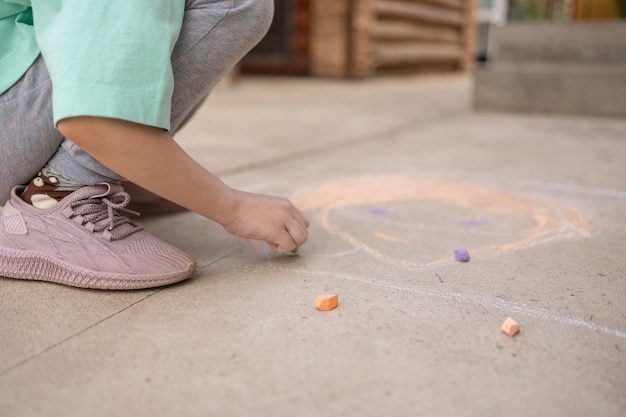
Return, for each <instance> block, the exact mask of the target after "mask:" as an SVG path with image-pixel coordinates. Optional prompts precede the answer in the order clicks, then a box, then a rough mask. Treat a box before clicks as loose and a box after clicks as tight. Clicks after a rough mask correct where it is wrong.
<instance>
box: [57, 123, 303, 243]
mask: <svg viewBox="0 0 626 417" xmlns="http://www.w3.org/2000/svg"><path fill="white" fill-rule="evenodd" d="M58 128H59V130H60V131H61V133H62V134H63V135H64V136H65V137H67V138H69V139H70V140H72V141H73V142H74V143H75V144H77V145H78V146H79V147H80V148H81V149H83V150H84V151H85V152H87V153H89V154H90V155H91V156H93V157H94V158H96V159H97V160H99V161H100V162H102V163H103V164H104V165H106V166H107V167H108V168H110V169H112V170H113V171H115V172H116V173H118V174H119V175H121V176H123V177H125V178H126V179H127V180H129V181H132V182H134V183H136V184H138V185H140V186H142V187H143V188H145V189H147V190H149V191H152V192H153V193H155V194H158V195H160V196H162V197H164V198H166V199H168V200H170V201H173V202H174V203H177V204H179V205H181V206H183V207H185V208H187V209H189V210H192V211H195V212H196V213H198V214H201V215H202V216H204V217H206V218H208V219H211V220H213V221H216V222H217V223H219V224H221V225H222V226H223V227H224V229H226V230H227V231H228V232H230V233H232V234H235V235H237V236H241V237H244V238H248V239H257V240H263V241H266V242H268V243H269V244H270V245H272V246H273V247H274V248H275V249H276V250H278V251H280V252H288V251H291V250H294V249H296V248H297V247H298V246H300V245H302V244H303V243H304V242H306V240H307V235H308V232H307V227H308V226H309V220H308V219H307V218H306V217H305V216H304V215H303V214H302V213H301V212H300V211H299V210H298V209H297V208H296V207H294V206H293V205H292V204H291V203H290V202H289V201H288V200H287V199H284V198H279V197H270V196H264V195H259V194H250V193H245V192H242V191H237V190H235V189H232V188H230V187H228V186H227V185H226V184H224V183H223V182H222V181H221V180H220V179H219V178H217V177H216V176H215V175H213V174H211V173H210V172H209V171H207V170H206V169H204V168H203V167H202V166H201V165H199V164H198V163H197V162H195V161H194V160H193V159H192V158H191V157H190V156H189V155H188V154H187V153H185V151H184V150H183V149H182V148H180V147H179V146H178V144H176V142H175V141H174V140H173V139H172V137H171V136H169V135H168V134H167V133H166V132H164V131H163V130H161V129H158V128H155V127H150V126H145V125H141V124H137V123H132V122H127V121H123V120H119V119H109V118H103V117H92V116H81V117H72V118H67V119H63V120H61V121H60V122H59V123H58Z"/></svg>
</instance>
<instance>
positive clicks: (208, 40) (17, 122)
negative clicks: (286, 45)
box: [0, 0, 273, 205]
mask: <svg viewBox="0 0 626 417" xmlns="http://www.w3.org/2000/svg"><path fill="white" fill-rule="evenodd" d="M225 11H226V13H225ZM272 13H273V0H186V2H185V15H184V21H183V25H182V29H181V34H180V37H179V38H178V41H177V43H176V46H175V47H174V52H173V54H172V66H173V71H174V93H173V96H172V114H171V119H170V120H171V131H170V133H171V134H174V133H176V131H178V130H179V129H180V128H181V127H182V126H184V124H185V123H186V122H187V121H188V120H189V119H190V118H191V116H193V114H194V113H195V111H196V110H197V109H198V107H199V106H200V105H201V104H202V102H203V101H204V99H205V98H206V97H207V96H208V94H209V93H210V92H211V90H212V89H213V87H215V85H216V84H217V83H218V82H219V81H220V80H221V79H222V78H223V77H224V76H225V75H226V73H227V72H228V71H229V70H230V69H231V68H232V67H233V66H234V65H235V64H236V63H237V62H238V61H239V60H240V59H241V58H242V57H243V56H244V55H245V54H246V53H247V52H248V51H249V50H250V49H251V48H252V47H253V46H254V45H256V43H257V42H258V41H259V40H260V39H261V37H262V36H263V35H264V34H265V33H266V31H267V29H268V27H269V24H270V22H271V18H272ZM51 93H52V85H51V82H50V78H49V75H48V71H47V69H46V65H45V62H44V60H43V58H42V57H41V56H40V57H39V58H38V59H37V60H36V61H35V63H34V64H33V65H32V66H31V68H30V69H29V70H28V72H26V74H24V76H23V77H22V78H21V79H20V80H19V81H18V82H17V83H15V84H14V85H13V86H12V87H11V88H10V89H9V90H8V91H6V92H5V93H3V94H2V95H0V205H4V203H5V202H6V201H7V199H8V198H9V193H10V191H11V188H12V187H13V186H15V185H19V184H26V183H28V182H29V181H30V180H31V179H32V178H33V177H34V176H35V175H36V174H37V172H38V171H39V170H40V169H41V168H42V167H43V166H44V165H46V163H49V164H50V166H51V167H53V168H54V169H55V171H57V172H58V173H60V174H62V175H65V176H67V177H69V178H73V179H75V180H77V181H80V182H81V183H84V184H95V183H98V182H102V181H111V180H121V179H122V178H121V177H119V176H118V175H117V174H115V173H114V172H112V171H111V170H109V169H108V168H106V167H105V166H103V165H102V164H100V163H99V162H98V161H96V160H95V159H93V158H92V157H91V156H89V155H87V154H86V153H85V152H83V151H82V150H81V149H80V148H78V147H77V146H76V145H75V144H74V143H72V142H71V141H69V140H68V139H65V138H64V137H63V136H62V135H61V134H60V133H59V131H58V130H56V128H55V127H54V125H53V120H52V97H51Z"/></svg>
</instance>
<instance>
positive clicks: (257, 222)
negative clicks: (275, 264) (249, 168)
mask: <svg viewBox="0 0 626 417" xmlns="http://www.w3.org/2000/svg"><path fill="white" fill-rule="evenodd" d="M232 201H233V204H234V206H233V210H232V212H231V213H229V215H228V217H227V219H228V220H226V221H224V222H223V223H222V226H223V227H224V229H226V231H228V232H230V233H232V234H234V235H237V236H240V237H243V238H247V239H255V240H262V241H265V242H267V243H268V244H270V246H272V247H273V248H274V249H276V250H277V251H279V252H289V251H294V250H296V249H298V247H299V246H300V245H302V244H303V243H304V242H306V240H307V237H308V231H307V228H308V227H309V219H307V218H306V216H305V215H304V214H302V212H301V211H300V210H298V209H297V208H296V207H295V206H294V205H293V204H291V202H290V201H289V200H287V199H286V198H281V197H271V196H266V195H259V194H251V193H246V192H242V191H237V190H233V195H232Z"/></svg>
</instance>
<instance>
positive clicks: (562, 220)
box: [292, 175, 600, 269]
mask: <svg viewBox="0 0 626 417" xmlns="http://www.w3.org/2000/svg"><path fill="white" fill-rule="evenodd" d="M292 201H293V202H294V203H295V204H296V206H298V207H299V208H300V209H302V210H303V211H305V212H309V213H310V214H312V215H314V216H315V218H316V219H317V220H318V222H319V224H320V225H321V227H323V228H324V230H326V231H327V232H328V233H330V234H332V235H335V236H338V237H339V238H341V239H342V240H344V241H345V242H347V243H349V244H350V245H351V246H352V247H353V248H357V249H359V250H362V251H364V252H367V253H369V254H370V255H372V256H373V257H375V258H376V259H379V260H381V261H383V262H387V263H391V264H394V265H398V266H402V267H405V268H410V269H424V268H432V267H437V266H441V265H445V264H448V263H452V262H454V256H452V255H450V254H452V251H451V250H450V251H449V253H450V254H447V255H445V256H438V257H437V256H435V257H433V258H432V259H428V260H418V261H416V260H415V259H407V258H406V256H404V257H399V256H398V255H397V254H396V253H394V251H389V250H388V248H386V247H385V246H384V245H378V244H377V243H376V242H377V241H381V240H384V241H388V242H394V243H404V244H409V243H410V242H411V241H413V240H415V239H418V238H419V236H396V235H394V234H393V233H391V232H388V231H387V230H378V231H376V232H374V233H373V236H374V237H375V238H376V239H369V240H368V239H366V238H364V237H363V236H357V234H356V233H355V232H352V231H349V230H346V228H345V227H344V225H342V224H341V222H337V221H334V220H333V214H336V213H337V212H338V210H341V209H346V208H350V207H352V208H354V207H358V206H365V205H367V206H375V207H380V206H381V205H384V204H392V203H393V204H397V203H407V202H413V203H419V202H437V203H438V204H443V205H446V206H450V207H456V208H462V209H467V210H472V211H474V212H479V213H480V214H481V218H483V219H489V218H506V219H514V220H515V222H510V224H513V223H515V224H522V225H524V226H523V227H522V228H520V229H519V230H512V231H507V233H508V235H507V236H506V237H507V240H506V241H501V242H497V243H491V244H485V245H483V246H480V247H474V248H469V249H470V253H471V255H472V258H473V259H476V258H480V257H486V256H494V255H499V254H503V253H508V252H512V251H518V250H522V249H526V248H530V247H533V246H536V245H540V244H545V243H548V242H554V241H563V240H568V239H580V238H586V237H589V236H592V235H593V234H595V233H597V232H598V231H599V230H600V225H599V224H598V223H597V222H592V221H591V220H590V216H589V214H588V213H587V212H585V211H584V210H582V209H581V208H579V207H577V206H575V205H573V204H568V203H566V202H564V201H563V200H560V199H556V198H553V197H549V196H546V195H540V194H535V193H530V192H527V191H522V190H516V189H513V188H511V187H502V186H501V187H497V186H487V185H484V184H478V183H474V182H470V181H462V180H457V179H450V178H428V177H415V176H408V175H381V176H373V175H371V176H360V177H349V178H343V179H339V180H335V181H330V182H326V183H323V184H320V185H317V186H314V187H312V188H310V189H308V190H304V191H302V192H300V193H297V194H296V195H294V196H292ZM386 219H387V220H389V219H390V217H386ZM414 221H415V222H420V221H424V222H427V221H428V219H418V218H416V219H414ZM484 221H485V222H486V223H485V224H487V223H489V222H488V221H487V220H484ZM370 236H371V235H370ZM389 252H392V253H389ZM396 252H397V251H396Z"/></svg>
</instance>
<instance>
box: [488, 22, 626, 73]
mask: <svg viewBox="0 0 626 417" xmlns="http://www.w3.org/2000/svg"><path fill="white" fill-rule="evenodd" d="M494 54H495V55H494V58H495V60H496V61H515V62H528V61H540V62H578V63H590V64H599V63H623V64H626V21H605V22H602V23H597V22H593V23H588V22H585V23H515V24H509V25H507V26H504V27H500V28H498V29H496V32H495V51H494Z"/></svg>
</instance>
